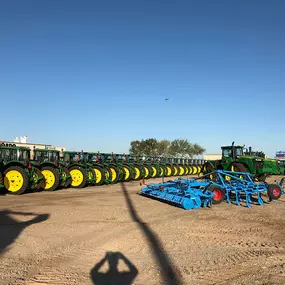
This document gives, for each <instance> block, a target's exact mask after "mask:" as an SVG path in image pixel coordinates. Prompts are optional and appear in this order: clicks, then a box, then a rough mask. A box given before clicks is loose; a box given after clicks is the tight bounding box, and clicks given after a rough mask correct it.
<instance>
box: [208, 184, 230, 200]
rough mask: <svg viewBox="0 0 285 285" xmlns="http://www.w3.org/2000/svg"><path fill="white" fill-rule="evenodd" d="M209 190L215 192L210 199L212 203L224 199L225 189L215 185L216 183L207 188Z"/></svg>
mask: <svg viewBox="0 0 285 285" xmlns="http://www.w3.org/2000/svg"><path fill="white" fill-rule="evenodd" d="M208 190H209V191H211V192H213V193H214V194H215V196H214V197H213V199H212V203H213V204H220V203H222V202H223V201H224V199H225V194H226V193H225V189H223V188H221V187H219V186H216V185H211V186H210V187H209V188H208Z"/></svg>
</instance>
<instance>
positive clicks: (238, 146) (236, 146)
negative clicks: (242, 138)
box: [221, 145, 243, 149]
mask: <svg viewBox="0 0 285 285" xmlns="http://www.w3.org/2000/svg"><path fill="white" fill-rule="evenodd" d="M224 148H232V146H231V145H228V146H222V147H221V149H224ZM234 148H243V146H242V145H235V146H234Z"/></svg>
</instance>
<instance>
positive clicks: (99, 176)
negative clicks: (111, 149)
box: [93, 165, 106, 186]
mask: <svg viewBox="0 0 285 285" xmlns="http://www.w3.org/2000/svg"><path fill="white" fill-rule="evenodd" d="M93 170H94V172H95V177H96V180H95V185H97V186H99V185H102V184H103V183H104V181H105V179H106V176H105V173H104V170H103V169H102V167H100V166H97V165H94V166H93Z"/></svg>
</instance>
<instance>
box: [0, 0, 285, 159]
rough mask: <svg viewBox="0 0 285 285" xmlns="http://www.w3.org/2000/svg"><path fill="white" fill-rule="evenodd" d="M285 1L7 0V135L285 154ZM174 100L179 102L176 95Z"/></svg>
mask: <svg viewBox="0 0 285 285" xmlns="http://www.w3.org/2000/svg"><path fill="white" fill-rule="evenodd" d="M284 15H285V1H282V0H280V1H270V0H268V1H262V0H256V1H250V0H245V1H241V0H239V1H230V0H225V1H219V0H217V1H214V0H208V1H203V0H197V1H190V0H188V1H166V0H163V1H162V0H160V1H159V0H148V1H147V0H145V1H139V0H137V1H134V0H129V1H125V0H120V1H118V0H114V1H108V0H106V1H91V0H90V1H84V0H81V1H79V0H78V1H71V0H68V1H67V0H66V1H64V0H60V1H52V0H49V1H29V0H26V1H20V0H19V1H12V0H1V1H0V25H1V30H0V43H1V44H0V96H1V101H0V104H1V117H2V124H1V136H0V140H12V139H13V138H14V137H15V136H24V135H27V136H28V137H29V141H31V142H37V143H50V144H55V145H63V146H66V147H67V148H69V149H78V150H81V149H84V150H90V151H91V150H94V151H97V150H100V151H114V152H123V151H128V148H129V142H130V141H131V140H134V139H142V138H150V137H156V138H157V139H170V140H171V139H175V138H187V139H189V141H190V142H193V143H194V142H197V143H199V144H201V145H202V146H204V147H205V148H206V150H207V152H208V153H219V152H220V146H221V145H224V144H230V143H231V142H232V141H233V140H235V141H236V143H239V144H246V145H252V146H253V147H254V148H257V149H259V150H264V151H265V152H267V153H268V154H270V155H274V153H275V151H276V150H280V149H285V132H284V107H285V33H284V28H285V17H284ZM165 98H169V101H164V99H165Z"/></svg>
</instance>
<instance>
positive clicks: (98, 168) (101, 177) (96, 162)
mask: <svg viewBox="0 0 285 285" xmlns="http://www.w3.org/2000/svg"><path fill="white" fill-rule="evenodd" d="M99 156H100V154H99V153H95V152H83V153H82V159H83V161H84V162H85V163H88V164H90V165H92V167H93V170H94V172H95V176H96V180H95V185H96V186H99V185H102V184H104V183H105V184H109V183H112V180H111V175H112V173H111V170H110V169H109V168H108V167H106V166H105V165H104V164H102V163H100V159H99Z"/></svg>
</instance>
